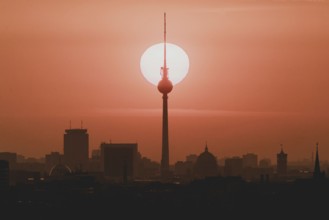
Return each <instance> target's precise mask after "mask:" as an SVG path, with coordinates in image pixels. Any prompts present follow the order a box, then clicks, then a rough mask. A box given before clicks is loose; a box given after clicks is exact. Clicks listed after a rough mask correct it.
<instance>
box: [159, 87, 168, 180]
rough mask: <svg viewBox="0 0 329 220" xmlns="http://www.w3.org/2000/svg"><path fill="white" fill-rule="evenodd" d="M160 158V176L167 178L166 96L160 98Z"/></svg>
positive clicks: (165, 94)
mask: <svg viewBox="0 0 329 220" xmlns="http://www.w3.org/2000/svg"><path fill="white" fill-rule="evenodd" d="M162 99H163V106H162V107H163V108H162V158H161V176H162V177H167V176H168V174H169V135H168V94H167V93H164V94H163V96H162Z"/></svg>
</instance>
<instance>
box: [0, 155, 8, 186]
mask: <svg viewBox="0 0 329 220" xmlns="http://www.w3.org/2000/svg"><path fill="white" fill-rule="evenodd" d="M8 187H9V162H8V161H7V160H0V190H7V189H8Z"/></svg>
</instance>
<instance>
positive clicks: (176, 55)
mask: <svg viewBox="0 0 329 220" xmlns="http://www.w3.org/2000/svg"><path fill="white" fill-rule="evenodd" d="M166 47H167V67H168V68H169V74H168V78H169V80H170V81H171V82H172V83H173V84H174V85H175V84H177V83H179V82H181V81H182V80H183V79H184V78H185V77H186V75H187V73H188V70H189V66H190V62H189V58H188V55H187V53H186V52H185V51H184V50H183V49H182V48H180V47H179V46H177V45H175V44H171V43H166ZM163 48H164V44H163V43H159V44H154V45H153V46H151V47H149V48H147V49H146V51H145V52H144V53H143V55H142V57H141V60H140V68H141V72H142V74H143V76H144V77H145V79H146V80H147V81H148V82H150V83H152V84H153V85H158V83H159V81H160V80H161V72H160V69H161V67H162V66H163Z"/></svg>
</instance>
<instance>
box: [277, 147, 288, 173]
mask: <svg viewBox="0 0 329 220" xmlns="http://www.w3.org/2000/svg"><path fill="white" fill-rule="evenodd" d="M276 158H277V173H278V174H279V175H286V174H287V168H288V160H287V158H288V154H286V153H284V152H283V148H282V145H281V151H280V153H278V154H277V157H276Z"/></svg>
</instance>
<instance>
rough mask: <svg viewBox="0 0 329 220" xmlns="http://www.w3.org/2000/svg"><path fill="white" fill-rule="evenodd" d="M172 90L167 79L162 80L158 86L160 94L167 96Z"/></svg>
mask: <svg viewBox="0 0 329 220" xmlns="http://www.w3.org/2000/svg"><path fill="white" fill-rule="evenodd" d="M172 89H173V84H172V82H171V81H170V80H169V79H168V78H163V79H162V80H160V82H159V84H158V90H159V92H161V93H162V94H168V93H170V92H171V90H172Z"/></svg>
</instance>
